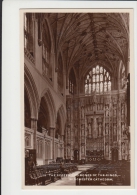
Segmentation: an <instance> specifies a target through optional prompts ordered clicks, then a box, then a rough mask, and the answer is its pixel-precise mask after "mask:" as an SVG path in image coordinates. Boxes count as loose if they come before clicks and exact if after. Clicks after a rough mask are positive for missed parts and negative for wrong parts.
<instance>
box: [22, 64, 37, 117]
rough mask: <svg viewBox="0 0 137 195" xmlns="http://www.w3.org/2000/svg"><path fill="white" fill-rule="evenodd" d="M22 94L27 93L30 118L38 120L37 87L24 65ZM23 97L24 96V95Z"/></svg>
mask: <svg viewBox="0 0 137 195" xmlns="http://www.w3.org/2000/svg"><path fill="white" fill-rule="evenodd" d="M24 73H25V75H24V84H25V86H24V93H25V92H26V93H27V96H28V99H29V103H30V111H31V118H35V119H37V118H38V105H39V95H38V91H37V87H36V85H35V82H34V80H33V77H32V75H31V73H30V71H29V70H28V68H27V67H26V65H25V69H24ZM24 95H25V94H24Z"/></svg>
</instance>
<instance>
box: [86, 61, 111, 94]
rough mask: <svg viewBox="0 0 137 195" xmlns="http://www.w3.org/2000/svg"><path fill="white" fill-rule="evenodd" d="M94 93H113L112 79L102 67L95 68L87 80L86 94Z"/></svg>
mask: <svg viewBox="0 0 137 195" xmlns="http://www.w3.org/2000/svg"><path fill="white" fill-rule="evenodd" d="M93 91H96V92H97V93H103V92H107V91H111V77H110V74H109V72H107V71H106V70H105V69H104V68H103V67H102V66H101V67H100V66H99V65H97V66H96V67H94V68H93V69H92V70H91V71H90V72H89V73H88V74H87V75H86V78H85V94H91V93H92V92H93Z"/></svg>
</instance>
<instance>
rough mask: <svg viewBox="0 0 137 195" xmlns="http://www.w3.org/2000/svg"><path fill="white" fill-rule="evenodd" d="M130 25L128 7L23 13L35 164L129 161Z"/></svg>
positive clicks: (29, 139)
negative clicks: (116, 10)
mask: <svg viewBox="0 0 137 195" xmlns="http://www.w3.org/2000/svg"><path fill="white" fill-rule="evenodd" d="M129 30H130V29H129V14H128V13H79V12H77V13H73V12H72V13H64V12H60V13H25V14H24V102H25V103H24V126H25V130H24V139H25V140H24V143H25V144H24V147H25V151H32V152H34V155H35V158H36V165H46V164H49V163H51V162H56V159H57V158H58V159H59V158H60V159H61V158H62V159H65V160H66V162H71V163H78V164H90V163H91V164H92V163H95V162H96V163H99V162H101V161H102V160H105V161H112V162H113V161H114V162H117V161H123V160H124V161H130V55H129V54H130V48H129V46H130V43H129V34H130V32H129ZM24 155H25V154H24Z"/></svg>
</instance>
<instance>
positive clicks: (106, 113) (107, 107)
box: [105, 105, 109, 117]
mask: <svg viewBox="0 0 137 195" xmlns="http://www.w3.org/2000/svg"><path fill="white" fill-rule="evenodd" d="M105 109H106V112H105V116H106V117H108V116H109V106H108V105H106V106H105Z"/></svg>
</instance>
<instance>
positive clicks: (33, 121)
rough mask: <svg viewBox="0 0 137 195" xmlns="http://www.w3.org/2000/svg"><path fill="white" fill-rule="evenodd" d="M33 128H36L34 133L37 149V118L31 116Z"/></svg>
mask: <svg viewBox="0 0 137 195" xmlns="http://www.w3.org/2000/svg"><path fill="white" fill-rule="evenodd" d="M31 129H33V130H34V134H33V148H34V149H36V142H37V141H36V140H37V119H36V118H31Z"/></svg>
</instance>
